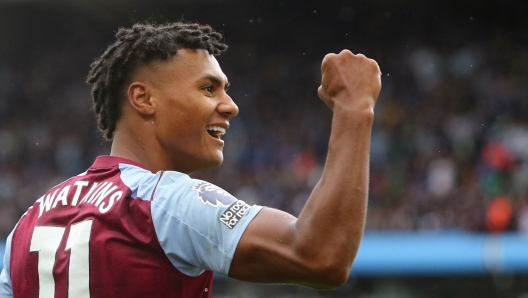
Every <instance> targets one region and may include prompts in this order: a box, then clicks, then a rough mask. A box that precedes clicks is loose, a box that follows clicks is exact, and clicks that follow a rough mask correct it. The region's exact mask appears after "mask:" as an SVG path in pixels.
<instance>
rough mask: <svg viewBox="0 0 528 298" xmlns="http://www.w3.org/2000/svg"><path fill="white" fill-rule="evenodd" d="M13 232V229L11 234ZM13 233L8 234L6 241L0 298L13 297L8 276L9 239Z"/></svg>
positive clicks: (0, 282) (0, 280)
mask: <svg viewBox="0 0 528 298" xmlns="http://www.w3.org/2000/svg"><path fill="white" fill-rule="evenodd" d="M14 231H15V230H14V229H13V232H14ZM13 232H11V234H9V237H7V241H6V247H5V254H4V269H2V273H1V274H0V298H8V297H13V289H12V286H11V276H10V272H9V270H10V259H11V239H12V237H13Z"/></svg>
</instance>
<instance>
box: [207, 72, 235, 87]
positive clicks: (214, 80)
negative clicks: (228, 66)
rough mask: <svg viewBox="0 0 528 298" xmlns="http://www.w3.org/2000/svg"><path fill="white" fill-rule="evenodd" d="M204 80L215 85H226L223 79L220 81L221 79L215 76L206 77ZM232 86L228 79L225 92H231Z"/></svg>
mask: <svg viewBox="0 0 528 298" xmlns="http://www.w3.org/2000/svg"><path fill="white" fill-rule="evenodd" d="M204 79H207V80H209V81H211V82H212V83H213V84H216V85H222V84H223V83H224V81H223V80H222V79H220V78H219V77H217V76H214V75H207V76H205V77H204ZM230 85H231V83H230V82H229V81H228V80H227V78H226V81H225V86H224V90H225V91H227V90H229V86H230Z"/></svg>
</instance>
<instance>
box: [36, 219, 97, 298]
mask: <svg viewBox="0 0 528 298" xmlns="http://www.w3.org/2000/svg"><path fill="white" fill-rule="evenodd" d="M92 222H93V220H91V219H90V220H86V221H82V222H79V223H76V224H73V225H72V226H71V228H70V234H69V235H68V239H67V241H66V249H69V250H71V254H70V267H69V273H68V274H69V276H68V297H75V298H90V288H89V285H90V280H89V274H90V270H89V266H90V263H89V255H90V253H89V242H90V233H91V231H92ZM65 230H66V228H65V227H51V226H37V227H35V230H33V236H32V237H31V245H30V248H29V250H30V251H36V252H38V253H39V258H38V275H39V298H44V297H55V280H54V279H53V265H54V264H55V255H56V254H57V250H58V249H59V245H60V243H61V241H62V237H63V236H64V231H65Z"/></svg>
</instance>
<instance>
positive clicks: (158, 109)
mask: <svg viewBox="0 0 528 298" xmlns="http://www.w3.org/2000/svg"><path fill="white" fill-rule="evenodd" d="M145 71H149V72H150V74H147V75H146V77H149V76H150V77H151V79H150V82H149V84H150V85H151V86H152V94H151V103H152V105H153V107H154V109H155V113H154V116H153V119H154V120H153V121H152V123H151V125H153V128H154V134H155V138H156V139H157V141H158V142H159V145H160V146H161V149H162V152H163V153H164V154H165V155H166V158H168V160H169V162H170V163H171V166H172V170H176V171H181V172H185V173H190V172H194V171H197V170H200V169H204V168H208V167H215V166H218V165H220V164H221V163H222V161H223V153H222V150H223V148H224V141H223V140H222V136H223V134H224V133H225V131H226V130H227V129H228V127H229V118H231V117H234V116H236V115H237V114H238V107H237V106H236V104H235V103H234V102H233V100H232V99H231V97H229V95H227V93H226V91H227V87H228V86H229V84H228V81H227V77H226V76H225V74H224V73H223V72H222V69H221V68H220V65H219V64H218V61H217V60H216V59H215V58H214V56H212V55H209V54H208V52H207V51H205V50H189V49H180V50H178V53H177V54H176V55H175V56H174V57H172V58H170V59H169V60H168V61H159V62H154V63H153V64H151V65H149V66H147V67H145V68H143V69H142V70H139V75H140V77H141V73H142V72H145Z"/></svg>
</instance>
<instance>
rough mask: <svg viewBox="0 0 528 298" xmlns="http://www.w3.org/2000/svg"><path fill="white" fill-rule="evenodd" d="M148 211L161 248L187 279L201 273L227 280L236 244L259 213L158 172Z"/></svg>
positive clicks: (204, 185) (211, 189)
mask: <svg viewBox="0 0 528 298" xmlns="http://www.w3.org/2000/svg"><path fill="white" fill-rule="evenodd" d="M151 208H152V219H153V223H154V228H155V230H156V235H157V237H158V239H159V243H160V244H161V247H162V248H163V250H164V251H165V254H166V255H167V257H168V258H169V260H170V261H171V262H172V264H173V265H174V266H175V267H176V268H177V269H178V270H179V271H180V272H182V273H184V274H186V275H189V276H197V275H200V274H201V273H202V272H203V271H204V270H211V271H214V272H216V273H219V274H221V275H225V276H227V274H228V272H229V268H230V266H231V261H232V259H233V255H234V254H235V250H236V247H237V245H238V242H239V241H240V238H241V237H242V235H243V233H244V231H245V229H246V227H247V226H248V225H249V223H250V222H251V220H252V219H253V218H254V217H255V216H256V215H257V213H258V212H259V211H260V210H261V209H262V207H261V206H256V205H253V206H249V205H248V204H246V203H245V202H244V201H242V200H238V199H236V198H235V197H233V196H232V195H231V194H229V193H228V192H226V191H225V190H223V189H221V188H220V187H218V186H216V185H213V184H211V183H208V182H205V181H202V180H196V179H191V178H190V177H189V176H187V175H185V174H182V173H178V172H163V175H162V176H161V178H160V180H159V182H158V185H157V186H156V189H155V190H154V195H153V198H152V203H151Z"/></svg>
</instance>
